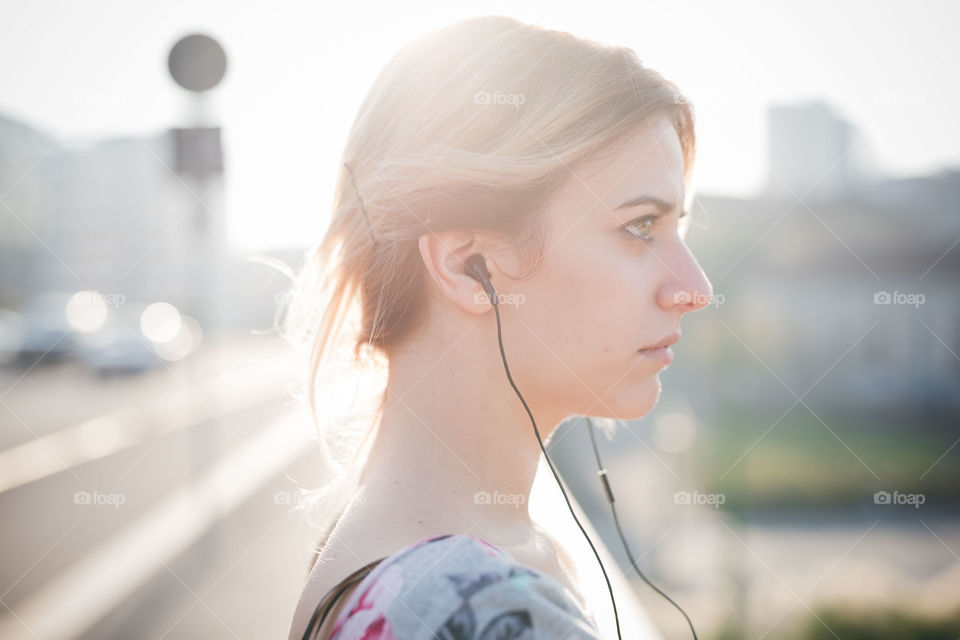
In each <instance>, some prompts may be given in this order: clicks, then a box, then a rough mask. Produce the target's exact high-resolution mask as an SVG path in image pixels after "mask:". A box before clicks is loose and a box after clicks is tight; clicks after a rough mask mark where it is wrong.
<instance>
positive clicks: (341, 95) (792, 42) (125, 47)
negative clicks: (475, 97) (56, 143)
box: [0, 0, 960, 249]
mask: <svg viewBox="0 0 960 640" xmlns="http://www.w3.org/2000/svg"><path fill="white" fill-rule="evenodd" d="M494 13H503V14H507V15H512V16H515V17H517V18H519V19H521V20H524V21H527V22H533V23H538V24H542V25H545V26H549V27H554V28H560V29H564V30H568V31H572V32H574V33H578V34H581V35H584V36H587V37H591V38H594V39H597V40H601V41H604V42H610V43H618V44H626V45H628V46H630V47H632V48H634V49H635V50H636V51H637V52H638V54H639V56H640V58H641V59H642V60H644V61H645V62H646V63H647V64H648V65H649V66H652V67H653V68H655V69H657V70H658V71H660V72H662V73H663V74H664V75H665V76H666V77H668V78H670V79H671V80H673V81H675V82H676V83H677V84H678V85H679V86H680V87H681V89H682V90H683V91H684V92H685V93H686V94H687V95H688V96H690V98H691V99H692V102H693V104H694V106H695V108H696V112H697V127H698V128H697V135H698V155H697V169H696V175H695V181H696V185H695V187H696V189H697V191H699V192H701V193H707V192H709V193H723V194H731V195H749V194H750V193H752V192H753V191H755V190H756V189H758V188H759V187H760V185H761V184H762V182H763V180H764V178H765V170H764V165H765V162H766V160H765V135H766V134H765V126H766V121H765V116H764V112H765V108H766V106H767V105H768V104H770V103H772V102H781V101H790V100H805V99H812V98H824V99H827V100H829V101H830V102H831V103H832V104H833V105H834V106H835V107H836V108H837V109H838V110H839V112H840V113H841V114H843V115H845V116H846V117H848V118H849V119H851V120H852V121H854V122H855V123H856V124H857V125H858V126H859V127H860V128H861V129H862V131H863V132H864V134H865V135H866V137H867V138H868V140H869V141H870V143H871V144H872V145H873V148H874V149H875V151H876V154H877V157H876V162H877V164H878V165H879V167H880V168H881V169H883V170H885V171H886V172H888V173H893V174H917V173H924V172H928V171H934V170H936V169H938V168H939V167H942V166H945V165H958V164H960V118H957V117H956V114H957V113H960V94H958V91H957V84H956V80H955V79H954V80H951V79H950V78H955V75H954V73H953V71H952V67H953V65H954V64H955V61H956V60H957V59H958V58H960V39H958V38H957V37H956V35H955V33H954V32H955V29H956V25H957V24H958V20H957V18H958V14H960V7H958V5H957V4H955V3H952V2H950V1H948V0H944V1H942V2H940V1H938V2H934V1H927V2H906V1H901V2H891V1H889V0H885V1H857V2H843V3H837V2H835V1H822V0H803V1H796V2H764V1H762V0H759V1H747V0H742V1H726V2H722V3H721V2H713V1H707V0H704V1H692V0H670V1H669V2H665V1H663V0H656V1H655V2H629V3H624V2H617V1H607V0H592V1H590V2H579V3H560V2H555V1H536V2H526V3H521V2H517V1H516V0H511V1H510V2H502V1H488V2H469V1H464V2H459V3H456V4H455V3H451V2H443V1H433V2H431V1H427V0H422V1H417V0H407V1H405V2H400V3H383V4H382V5H381V4H380V3H370V2H363V1H359V0H353V1H348V2H306V1H303V2H290V1H283V0H272V1H271V2H266V1H257V2H252V1H250V2H243V3H241V2H236V1H234V2H228V1H227V0H168V1H166V2H144V1H139V2H134V1H130V0H126V1H107V0H96V1H93V0H88V1H85V2H75V1H54V0H0V60H3V64H2V65H0V111H3V112H5V113H6V114H7V115H9V116H12V117H15V118H18V119H21V120H24V121H26V122H28V123H29V124H31V125H33V126H35V127H38V128H40V129H42V130H44V131H47V132H49V133H51V134H53V135H55V136H58V137H59V136H63V137H65V138H67V139H70V140H72V139H78V138H90V137H99V136H113V135H129V134H135V135H153V134H156V133H159V132H160V131H162V130H163V129H165V128H166V127H169V126H174V125H177V124H181V123H183V121H184V120H183V118H184V116H185V114H186V112H187V100H186V96H185V95H184V94H185V92H184V91H182V90H181V89H180V88H179V87H177V86H176V85H175V84H174V83H173V81H172V80H171V79H170V78H169V76H168V74H167V71H166V58H167V53H168V52H169V48H170V47H171V46H172V45H173V43H174V42H176V40H178V39H179V38H180V37H182V36H184V35H187V34H189V33H194V32H202V33H206V34H208V35H211V36H213V37H215V38H217V39H218V40H219V41H220V42H221V44H222V45H223V46H224V48H225V49H226V51H227V56H228V66H229V68H228V71H227V76H226V78H225V79H224V82H223V83H222V84H221V86H220V87H218V88H217V89H216V90H215V92H214V93H215V94H216V95H215V109H216V113H217V114H218V117H219V121H220V123H221V124H222V126H223V128H224V131H223V135H224V145H225V158H226V163H227V170H228V176H227V179H226V181H225V187H224V188H225V191H226V200H227V206H228V219H229V220H230V228H229V235H230V241H231V243H233V244H234V245H236V246H239V247H244V248H257V249H260V248H267V247H270V246H276V245H284V244H290V243H303V242H305V238H306V239H311V240H312V239H313V238H318V237H319V235H320V233H321V231H322V229H323V227H324V225H325V222H326V216H327V209H328V207H329V204H330V201H331V195H330V194H331V190H332V186H331V184H332V180H333V177H334V175H335V170H334V167H335V166H336V165H337V163H338V156H339V153H340V151H341V147H342V144H343V140H344V138H345V136H346V132H347V127H348V126H349V125H350V123H351V121H352V119H353V116H354V113H355V111H356V108H357V106H358V105H359V102H360V100H361V99H362V97H363V94H364V93H365V92H366V90H367V88H368V87H369V85H370V83H371V81H372V80H373V77H374V76H375V74H376V73H377V72H378V71H379V70H380V68H381V67H382V65H383V64H384V62H385V61H386V60H387V59H388V58H389V56H390V55H392V53H393V52H394V51H395V50H396V49H397V48H398V47H399V46H400V45H402V44H403V43H405V42H407V41H409V40H411V39H413V38H414V37H415V36H416V35H417V34H419V33H422V32H425V31H428V30H430V29H433V28H436V27H439V26H443V25H445V24H448V23H450V22H452V21H454V20H456V19H459V18H462V17H467V16H471V15H481V14H494Z"/></svg>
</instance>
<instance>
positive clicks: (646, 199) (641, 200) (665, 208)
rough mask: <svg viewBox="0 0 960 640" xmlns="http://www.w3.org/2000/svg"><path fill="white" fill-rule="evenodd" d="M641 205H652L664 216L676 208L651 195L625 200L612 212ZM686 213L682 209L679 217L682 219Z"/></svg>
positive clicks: (670, 203)
mask: <svg viewBox="0 0 960 640" xmlns="http://www.w3.org/2000/svg"><path fill="white" fill-rule="evenodd" d="M642 204H652V205H653V206H654V207H656V208H657V209H659V210H660V215H665V214H667V213H670V212H671V211H673V209H674V208H675V207H676V205H675V204H673V203H672V202H668V201H667V200H664V199H663V198H658V197H656V196H651V195H642V196H637V197H636V198H632V199H630V200H627V201H626V202H624V203H623V204H621V205H620V206H619V207H617V208H616V209H614V211H618V210H620V209H627V208H629V207H638V206H640V205H642ZM687 213H688V212H687V211H686V209H684V210H683V211H681V212H680V216H679V217H681V218H682V217H684V216H685V215H687Z"/></svg>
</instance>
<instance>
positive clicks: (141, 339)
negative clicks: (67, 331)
mask: <svg viewBox="0 0 960 640" xmlns="http://www.w3.org/2000/svg"><path fill="white" fill-rule="evenodd" d="M76 358H77V360H78V361H79V362H80V363H81V364H82V365H83V366H85V367H87V368H88V369H90V370H91V371H94V372H96V373H97V374H98V375H102V376H106V375H110V374H135V373H140V372H143V371H147V370H149V369H153V368H154V367H156V366H158V365H160V364H161V363H162V360H161V359H160V356H158V355H157V352H156V351H154V349H153V344H152V343H151V342H150V340H148V339H147V338H146V337H145V336H144V335H143V333H141V332H140V329H139V326H138V325H137V324H135V323H130V322H124V321H121V320H119V319H115V318H111V319H110V320H108V321H107V323H106V324H104V326H103V327H101V328H100V329H98V330H97V331H95V332H93V333H90V334H86V335H83V336H82V337H81V338H80V339H78V340H77V348H76Z"/></svg>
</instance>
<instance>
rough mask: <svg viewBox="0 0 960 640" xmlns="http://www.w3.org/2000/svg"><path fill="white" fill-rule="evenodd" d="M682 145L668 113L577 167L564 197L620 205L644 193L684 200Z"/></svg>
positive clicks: (607, 204)
mask: <svg viewBox="0 0 960 640" xmlns="http://www.w3.org/2000/svg"><path fill="white" fill-rule="evenodd" d="M683 169H684V167H683V148H682V147H681V146H680V136H679V135H678V134H677V132H676V129H675V128H674V127H673V124H672V123H671V122H670V120H669V119H667V118H666V117H665V116H662V117H659V118H657V119H656V120H654V121H653V122H651V123H650V124H649V125H647V126H645V127H643V128H642V129H640V130H638V131H635V132H633V133H631V134H629V135H628V136H627V137H625V138H622V139H621V140H619V141H617V143H616V144H615V147H614V152H613V153H612V154H610V153H608V154H604V157H602V158H598V159H596V160H593V161H591V162H588V163H585V164H583V165H581V166H579V167H576V168H575V169H574V170H573V171H572V172H571V173H572V175H571V179H570V180H569V181H568V182H567V184H566V187H567V188H566V189H565V190H564V191H565V193H564V197H565V198H573V199H575V200H577V201H579V203H580V205H581V206H608V207H610V208H613V207H616V206H619V205H620V204H622V203H623V201H625V200H627V199H629V198H631V197H634V196H638V195H641V194H651V195H656V196H658V197H660V198H663V199H664V200H667V201H672V202H676V201H682V199H683V195H684V184H683V174H684V171H683Z"/></svg>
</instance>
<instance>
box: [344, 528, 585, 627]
mask: <svg viewBox="0 0 960 640" xmlns="http://www.w3.org/2000/svg"><path fill="white" fill-rule="evenodd" d="M371 634H372V635H371ZM521 634H530V635H524V636H523V637H525V638H526V637H530V638H554V637H564V636H565V637H567V638H570V639H571V640H577V639H591V638H598V637H599V635H598V634H597V631H596V629H595V627H594V626H593V625H592V623H591V622H590V620H589V619H588V618H587V616H586V615H585V614H584V613H583V612H582V610H581V609H580V608H579V607H578V606H577V604H576V603H574V602H573V601H572V600H571V599H570V598H569V597H568V595H567V594H566V593H565V591H564V589H563V587H562V586H561V585H560V584H559V583H558V582H557V581H556V580H554V579H553V578H552V577H550V576H548V575H546V574H543V573H540V572H538V571H536V570H535V569H532V568H531V567H528V566H526V565H523V564H519V563H517V562H516V561H515V560H514V558H513V557H512V556H511V555H510V554H508V553H507V552H506V551H504V550H503V549H502V548H500V547H498V546H497V545H495V544H492V543H490V542H488V541H486V540H484V539H482V538H478V537H475V536H471V535H469V534H447V535H441V536H433V537H429V538H424V539H422V540H418V541H417V542H415V543H413V544H410V545H407V546H405V547H403V548H401V549H398V550H397V551H396V552H394V553H393V554H391V555H389V556H387V557H386V558H384V560H383V561H382V562H380V563H379V564H378V565H376V567H375V568H374V569H373V570H372V571H371V572H370V573H369V574H367V576H366V577H365V578H364V579H363V580H362V581H361V582H360V583H359V584H357V586H356V587H355V588H354V589H353V590H352V592H351V593H350V595H349V597H348V598H347V600H346V602H345V604H344V606H343V608H342V609H340V612H339V615H338V616H337V617H336V622H335V624H334V625H333V629H332V634H331V638H334V639H335V640H361V639H363V638H368V637H377V638H404V639H410V640H415V639H419V638H423V639H424V640H426V639H430V640H433V639H434V638H463V639H474V638H476V639H477V640H479V639H481V638H493V637H496V638H501V637H503V638H507V637H511V638H512V637H519V636H520V635H521Z"/></svg>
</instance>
